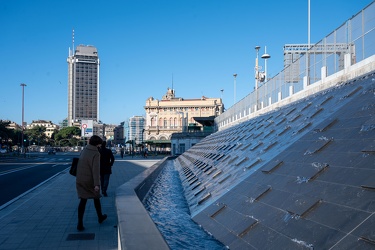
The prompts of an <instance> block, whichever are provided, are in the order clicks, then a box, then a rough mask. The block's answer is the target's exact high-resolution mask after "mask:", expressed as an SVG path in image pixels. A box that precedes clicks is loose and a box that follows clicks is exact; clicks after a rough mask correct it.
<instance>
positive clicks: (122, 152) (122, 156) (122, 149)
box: [120, 147, 124, 158]
mask: <svg viewBox="0 0 375 250" xmlns="http://www.w3.org/2000/svg"><path fill="white" fill-rule="evenodd" d="M120 153H121V158H124V147H121V150H120Z"/></svg>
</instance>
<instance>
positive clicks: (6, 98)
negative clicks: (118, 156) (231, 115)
mask: <svg viewBox="0 0 375 250" xmlns="http://www.w3.org/2000/svg"><path fill="white" fill-rule="evenodd" d="M371 2H372V0H355V1H354V0H351V1H348V0H345V1H343V0H329V1H326V0H311V43H316V42H318V41H320V40H321V39H322V38H323V37H324V36H326V35H328V34H329V33H330V32H331V31H333V30H334V29H336V28H337V27H339V26H340V25H342V24H343V23H344V22H345V21H346V20H347V19H349V18H350V17H351V16H352V15H354V14H356V13H358V12H359V11H360V10H362V9H363V8H364V7H365V6H367V5H368V4H369V3H371ZM307 3H308V0H285V1H275V0H272V1H271V0H264V1H251V0H234V1H229V0H174V1H172V0H158V1H156V0H132V1H128V0H122V1H117V0H111V1H104V0H103V1H94V0H77V1H73V0H64V1H51V0H33V1H29V0H23V1H21V0H7V1H6V0H0V27H1V35H0V55H1V67H0V87H1V92H0V93H1V98H0V107H1V109H0V119H3V120H6V119H8V120H11V121H15V122H17V123H19V124H21V120H22V88H21V87H20V84H21V83H25V84H27V87H25V121H26V122H27V123H31V121H32V120H39V119H42V120H50V121H52V122H54V123H58V122H60V121H62V120H63V119H64V118H66V117H67V74H68V73H67V67H68V66H67V62H66V59H67V57H68V49H69V47H72V29H74V30H75V45H76V46H77V45H78V44H85V45H93V46H95V47H96V48H97V49H98V54H99V58H100V120H101V121H102V122H104V123H107V124H119V123H120V122H122V121H125V120H127V119H128V118H129V117H132V116H133V115H144V105H145V102H146V99H147V98H148V97H150V96H152V97H154V98H156V99H161V97H162V96H163V95H164V94H165V93H166V91H167V88H168V87H172V76H173V88H174V89H175V91H176V95H177V96H178V97H183V98H185V99H188V98H200V97H201V96H202V95H204V96H206V97H212V98H214V97H217V98H219V97H221V91H220V90H221V89H224V91H223V102H224V104H225V107H226V108H229V107H230V106H232V105H233V103H234V80H233V74H234V73H236V74H237V81H236V100H237V101H239V100H240V99H242V98H243V97H245V96H246V95H248V94H249V93H250V92H251V91H252V90H253V89H254V82H255V80H254V66H255V57H256V52H255V49H254V47H255V46H256V45H259V46H261V49H260V53H259V54H260V55H262V54H263V53H264V47H265V46H267V53H268V54H270V55H271V58H270V59H269V60H268V61H267V71H268V75H269V76H271V77H272V76H273V75H276V74H277V73H279V72H280V71H281V70H282V67H283V46H284V44H304V43H307V13H308V11H307V5H308V4H307ZM263 63H264V62H263V61H262V60H260V64H263Z"/></svg>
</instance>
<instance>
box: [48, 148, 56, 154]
mask: <svg viewBox="0 0 375 250" xmlns="http://www.w3.org/2000/svg"><path fill="white" fill-rule="evenodd" d="M48 154H49V155H55V154H56V150H54V149H50V150H48Z"/></svg>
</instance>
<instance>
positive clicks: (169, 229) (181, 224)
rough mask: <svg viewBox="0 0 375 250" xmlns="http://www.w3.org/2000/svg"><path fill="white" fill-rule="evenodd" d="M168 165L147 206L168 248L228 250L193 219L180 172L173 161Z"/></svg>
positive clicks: (174, 249)
mask: <svg viewBox="0 0 375 250" xmlns="http://www.w3.org/2000/svg"><path fill="white" fill-rule="evenodd" d="M165 164H166V165H165V166H164V169H163V170H162V172H161V173H160V175H159V177H158V178H157V180H156V183H155V185H154V187H153V188H152V190H151V191H150V193H149V195H148V197H146V199H145V201H144V205H145V207H146V209H147V210H148V212H149V213H150V215H151V218H152V219H153V221H154V222H155V224H156V226H157V227H158V229H159V231H160V232H161V233H162V235H163V236H164V238H165V240H166V241H167V243H168V245H169V247H170V248H171V249H172V250H177V249H194V250H196V249H212V250H214V249H215V250H216V249H227V248H226V247H225V246H224V245H223V244H222V243H220V242H219V241H217V240H216V239H215V238H213V237H212V236H211V235H209V234H208V233H207V232H206V231H204V230H203V228H201V227H200V226H199V225H198V224H196V223H195V222H194V221H193V220H192V219H191V217H190V212H189V207H188V204H187V202H186V200H185V196H184V193H183V188H182V185H181V180H180V177H179V174H178V171H177V170H176V169H175V167H174V164H173V161H172V160H168V161H166V162H165Z"/></svg>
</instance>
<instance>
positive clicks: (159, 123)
mask: <svg viewBox="0 0 375 250" xmlns="http://www.w3.org/2000/svg"><path fill="white" fill-rule="evenodd" d="M144 108H145V112H146V124H145V133H144V139H145V141H146V142H147V143H150V144H159V145H160V147H161V148H163V149H167V150H168V149H169V150H170V147H171V137H172V134H173V133H180V132H189V131H191V130H193V131H194V132H197V131H204V125H202V123H198V122H197V120H199V119H198V118H202V117H203V118H209V117H210V118H211V119H212V120H213V119H214V118H215V117H217V116H219V115H220V114H222V113H223V110H224V105H223V103H222V99H221V98H208V97H205V96H202V97H201V98H197V99H184V98H181V97H176V96H175V90H174V89H170V88H168V90H167V93H166V94H165V95H164V96H163V97H162V99H161V100H158V99H154V98H153V97H149V98H148V99H147V100H146V105H145V107H144Z"/></svg>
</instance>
